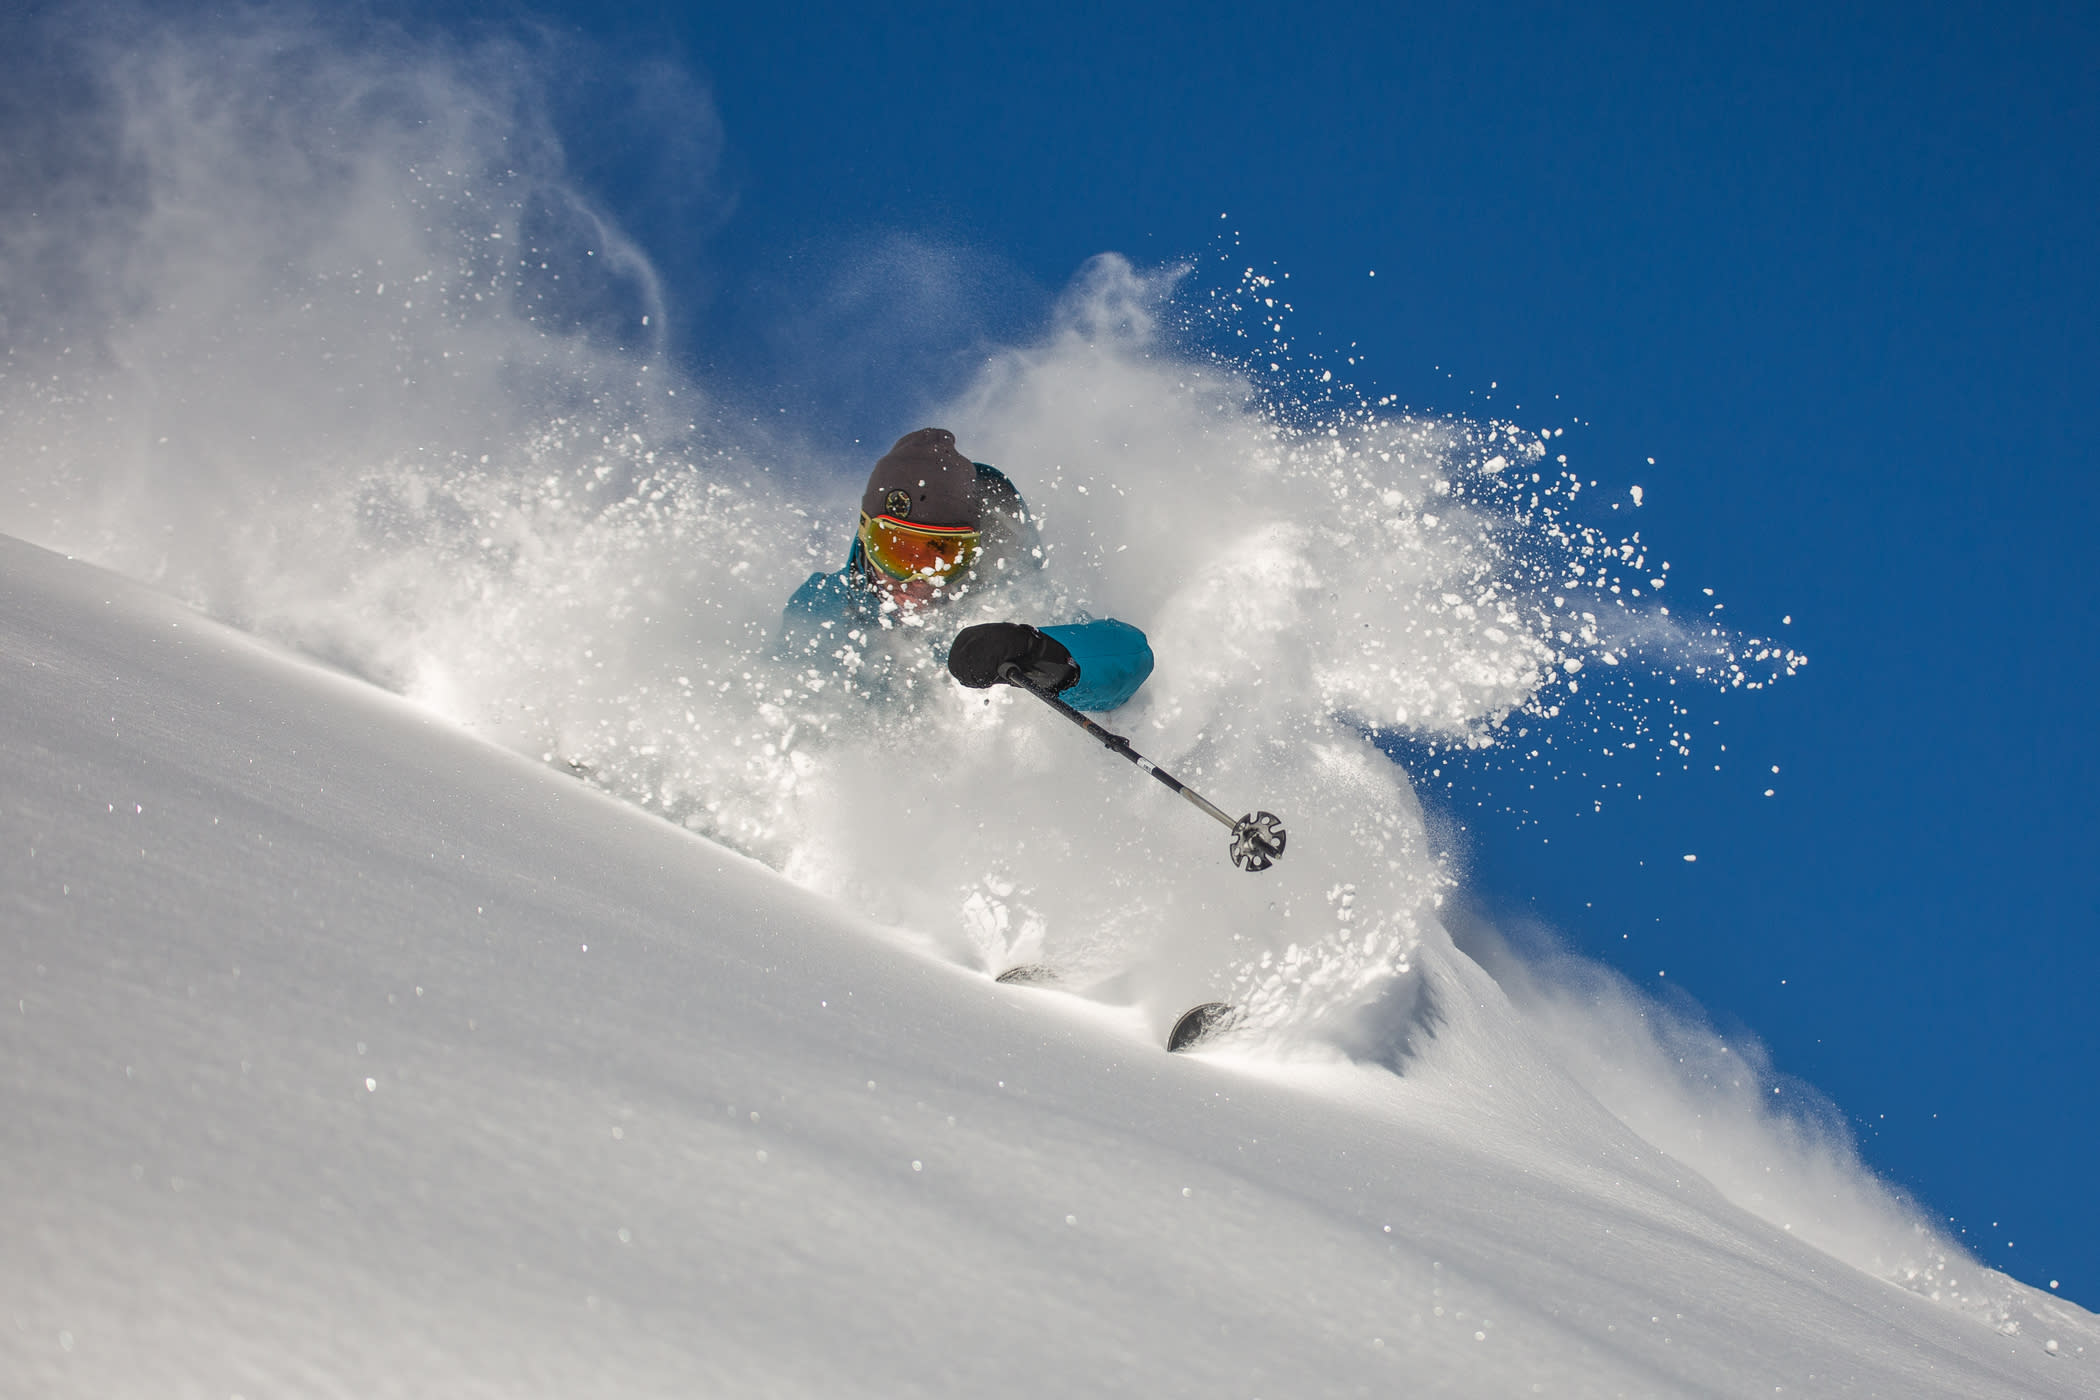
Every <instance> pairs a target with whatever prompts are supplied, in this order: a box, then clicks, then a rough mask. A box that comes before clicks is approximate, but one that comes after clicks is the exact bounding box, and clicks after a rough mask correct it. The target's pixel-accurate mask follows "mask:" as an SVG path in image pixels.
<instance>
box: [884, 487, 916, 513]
mask: <svg viewBox="0 0 2100 1400" xmlns="http://www.w3.org/2000/svg"><path fill="white" fill-rule="evenodd" d="M882 508H883V509H884V510H885V511H887V512H889V513H890V514H891V515H894V516H896V517H897V518H898V519H899V520H909V519H910V518H911V492H909V491H892V492H890V493H889V494H888V495H887V496H884V497H883V498H882Z"/></svg>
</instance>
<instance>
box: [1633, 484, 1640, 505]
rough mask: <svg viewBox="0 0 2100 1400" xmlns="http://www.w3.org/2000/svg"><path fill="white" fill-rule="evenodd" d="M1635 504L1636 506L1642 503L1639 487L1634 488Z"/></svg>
mask: <svg viewBox="0 0 2100 1400" xmlns="http://www.w3.org/2000/svg"><path fill="white" fill-rule="evenodd" d="M1633 503H1634V504H1635V505H1636V506H1638V505H1639V504H1640V503H1641V488H1640V487H1638V486H1636V487H1634V488H1633Z"/></svg>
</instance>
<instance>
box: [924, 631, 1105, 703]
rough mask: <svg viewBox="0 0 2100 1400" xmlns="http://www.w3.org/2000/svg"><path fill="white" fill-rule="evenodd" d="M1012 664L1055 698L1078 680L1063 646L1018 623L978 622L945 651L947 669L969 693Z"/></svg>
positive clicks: (994, 681) (997, 678) (1075, 667)
mask: <svg viewBox="0 0 2100 1400" xmlns="http://www.w3.org/2000/svg"><path fill="white" fill-rule="evenodd" d="M1008 664H1012V665H1014V666H1016V667H1018V668H1019V669H1020V673H1021V678H1022V679H1023V680H1024V681H1026V682H1027V683H1028V684H1029V685H1030V686H1032V687H1033V688H1035V689H1037V690H1041V691H1046V692H1048V693H1049V694H1052V695H1055V694H1056V693H1057V692H1058V691H1060V690H1063V689H1065V688H1066V687H1067V686H1069V685H1071V684H1072V683H1073V682H1074V681H1076V680H1078V679H1079V664H1078V663H1077V662H1075V661H1073V660H1072V653H1071V652H1069V651H1067V650H1065V644H1064V643H1063V642H1060V641H1059V640H1057V638H1055V637H1052V636H1050V635H1049V634H1047V633H1044V632H1038V631H1037V630H1036V629H1035V628H1033V627H1030V626H1028V625H1027V624H1026V623H1022V622H980V623H978V624H977V625H976V626H975V627H965V628H963V630H962V631H961V632H959V633H957V634H956V637H955V645H954V646H952V647H950V648H949V649H948V669H949V671H950V672H952V673H953V674H954V676H955V678H956V679H957V680H959V681H961V682H962V683H963V684H964V685H966V686H968V687H970V689H972V690H985V689H988V688H989V687H991V686H994V685H997V684H998V683H999V682H1001V681H1003V680H1005V679H1006V678H1005V677H1004V676H1002V675H1000V674H999V672H1000V670H1001V669H1002V668H1004V667H1005V666H1007V665H1008Z"/></svg>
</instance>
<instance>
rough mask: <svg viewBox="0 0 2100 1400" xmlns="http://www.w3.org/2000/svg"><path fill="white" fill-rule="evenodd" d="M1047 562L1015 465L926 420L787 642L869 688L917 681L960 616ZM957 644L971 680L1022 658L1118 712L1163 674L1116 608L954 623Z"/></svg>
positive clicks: (807, 586)
mask: <svg viewBox="0 0 2100 1400" xmlns="http://www.w3.org/2000/svg"><path fill="white" fill-rule="evenodd" d="M1042 567H1043V549H1042V545H1041V543H1040V541H1039V539H1038V536H1037V534H1036V527H1035V522H1034V520H1033V519H1032V518H1031V517H1030V515H1029V512H1028V506H1027V503H1026V502H1024V501H1023V500H1022V499H1021V493H1020V492H1019V491H1018V490H1016V489H1015V488H1014V484H1013V483H1012V482H1011V481H1009V480H1007V479H1006V475H1005V473H1003V472H1001V471H1000V470H999V469H998V468H996V467H992V466H987V465H986V464H984V463H982V462H972V461H971V460H970V459H969V458H967V457H965V456H963V454H962V453H961V452H959V451H957V450H956V446H955V435H954V434H953V433H951V432H949V431H948V430H947V429H946V428H921V429H919V430H918V431H917V432H913V433H906V434H905V435H904V436H903V437H901V438H899V439H897V444H896V446H894V447H892V448H891V449H890V450H889V451H888V452H887V453H885V454H884V455H883V456H882V458H881V459H880V460H878V461H877V462H876V463H875V469H874V470H873V471H872V472H870V473H869V474H868V485H867V489H866V490H865V491H863V492H862V493H861V500H860V529H859V531H858V533H857V534H856V535H855V537H854V541H853V547H852V549H851V550H850V551H849V552H848V553H847V555H846V564H845V567H844V568H841V569H839V570H838V571H837V572H836V573H829V574H811V575H810V576H809V579H808V581H807V582H805V583H804V584H803V585H802V586H801V587H800V588H798V589H796V590H795V596H794V597H792V598H790V599H789V600H788V605H787V611H786V614H785V615H784V616H783V618H782V619H781V649H782V651H783V653H784V654H785V655H786V656H788V657H789V658H790V659H792V660H796V661H803V660H807V661H809V662H812V663H815V664H816V665H818V666H823V665H824V664H825V663H827V662H828V663H832V665H833V666H834V667H835V668H836V669H838V670H840V671H842V672H843V673H844V674H845V675H847V676H848V677H849V678H850V679H851V680H853V681H854V682H855V683H856V684H859V685H862V686H864V687H866V688H868V689H870V690H873V689H877V688H882V689H889V688H892V687H895V686H898V685H900V684H901V685H902V686H904V687H907V688H908V687H910V686H912V685H914V684H916V678H915V673H917V672H920V671H923V670H925V669H928V668H929V666H930V664H932V663H934V662H937V661H939V660H940V659H941V653H942V651H943V650H944V648H943V647H942V646H941V645H940V643H941V640H942V638H943V636H944V634H945V633H946V631H947V628H948V627H949V626H952V625H953V623H954V622H956V621H960V620H962V616H966V615H969V614H975V613H981V612H983V611H985V610H986V605H987V604H996V603H1001V602H1007V601H1009V600H1008V597H1007V595H1010V594H1011V593H1012V592H1014V591H1015V590H1016V588H1017V586H1018V585H1019V584H1021V583H1022V582H1023V580H1025V579H1026V578H1028V577H1029V576H1030V575H1032V574H1034V573H1036V572H1037V571H1039V570H1040V569H1042ZM965 600H970V603H969V605H966V606H960V607H959V606H958V605H963V604H965ZM914 633H921V634H925V635H923V636H921V637H918V638H915V637H914V636H913V634H914ZM945 651H946V661H947V665H948V669H949V671H950V673H951V674H953V675H954V676H955V678H956V679H957V680H959V681H961V682H962V683H963V684H964V685H967V686H971V687H973V688H975V689H979V690H982V689H985V688H988V687H990V686H992V685H995V684H997V683H998V682H999V681H1000V679H1001V677H1000V670H1001V668H1003V667H1004V666H1006V665H1008V664H1009V663H1011V664H1012V665H1014V666H1016V667H1017V668H1018V669H1019V672H1020V674H1021V675H1022V676H1024V677H1025V678H1026V679H1027V681H1028V682H1029V684H1030V685H1032V686H1034V687H1036V688H1037V689H1040V690H1044V691H1048V692H1050V693H1053V694H1056V695H1058V696H1059V698H1061V699H1062V700H1064V701H1065V703H1066V704H1068V705H1071V706H1072V707H1073V708H1074V709H1079V710H1096V711H1099V710H1113V709H1115V708H1116V707H1117V706H1118V705H1121V704H1122V703H1123V702H1125V701H1126V700H1128V699H1130V697H1131V696H1133V695H1135V694H1136V693H1137V690H1138V687H1139V686H1141V685H1143V684H1144V682H1145V678H1146V677H1147V676H1149V675H1151V674H1152V648H1151V647H1150V646H1149V645H1147V644H1146V641H1145V634H1144V633H1143V632H1140V631H1139V630H1138V629H1137V628H1135V627H1132V626H1131V625H1130V624H1128V623H1126V622H1117V621H1115V620H1114V619H1112V618H1098V619H1093V620H1087V621H1079V622H1066V623H1060V624H1057V625H1054V626H1048V627H1034V626H1030V625H1029V624H1027V623H1022V622H982V623H978V624H975V625H973V626H968V627H964V628H962V629H961V630H960V631H958V632H956V633H955V634H954V636H953V639H952V641H950V642H949V643H948V645H947V646H946V648H945Z"/></svg>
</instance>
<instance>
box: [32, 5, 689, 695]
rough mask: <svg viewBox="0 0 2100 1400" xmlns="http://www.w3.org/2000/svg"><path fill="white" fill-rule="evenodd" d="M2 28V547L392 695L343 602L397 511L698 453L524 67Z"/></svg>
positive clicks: (507, 53)
mask: <svg viewBox="0 0 2100 1400" xmlns="http://www.w3.org/2000/svg"><path fill="white" fill-rule="evenodd" d="M10 28H11V30H13V31H14V32H13V33H11V34H10V35H9V37H10V38H11V39H13V40H15V41H16V42H14V43H12V44H11V45H10V46H9V47H10V49H11V51H12V52H11V57H10V60H9V61H8V69H9V72H8V73H7V79H8V81H7V83H6V84H5V85H4V86H6V87H7V88H8V89H9V91H10V99H8V108H7V111H6V120H7V124H8V128H9V130H8V141H7V143H6V150H7V151H8V153H9V154H8V156H7V160H8V168H7V170H6V172H5V178H4V179H0V325H4V326H5V328H6V333H7V336H6V355H5V359H4V360H0V411H4V413H5V417H4V419H0V441H4V443H5V450H6V452H7V454H8V456H9V458H10V459H11V462H12V463H13V469H12V470H10V471H9V473H8V474H7V486H6V488H5V489H4V490H0V520H4V522H5V524H6V527H7V528H9V529H11V530H13V531H15V532H17V533H21V534H26V535H30V536H32V537H35V538H41V539H45V540H49V541H51V542H53V543H56V544H60V545H62V546H64V547H66V548H69V549H73V550H76V551H78V552H82V553H86V554H90V555H93V556H94V557H96V558H98V559H102V560H105V561H108V562H111V563H114V564H117V565H119V566H120V567H123V568H125V569H126V570H128V571H130V572H133V573H135V574H138V575H141V576H143V577H146V578H149V579H153V580H155V581H157V582H160V583H162V584H164V585H165V586H168V587H170V588H173V589H175V590H176V591H178V592H181V593H183V594H185V595H187V596H189V597H191V598H192V599H194V600H197V601H200V602H202V603H204V604H205V605H206V606H208V607H210V608H211V609H212V610H214V611H217V612H219V613H221V614H224V615H228V616H232V617H235V618H240V619H244V620H248V621H251V622H254V623H256V624H258V625H265V626H268V627H269V628H271V629H272V630H275V631H277V632H279V633H280V634H288V635H293V636H295V637H300V638H302V639H307V640H310V641H312V642H313V643H314V644H315V645H317V646H323V647H328V648H333V649H335V650H336V651H338V652H339V653H340V654H342V656H343V658H344V659H348V660H351V661H352V662H354V663H356V664H359V665H362V666H365V667H366V668H367V669H371V670H375V671H378V672H380V673H387V668H388V665H389V663H390V661H391V660H392V658H390V657H387V656H385V655H383V654H382V649H381V643H382V642H383V638H382V637H380V636H377V635H369V636H368V635H360V629H358V628H355V627H352V628H350V629H348V631H347V632H344V631H343V630H342V628H341V624H342V623H343V622H344V621H345V619H346V617H347V615H348V614H347V613H346V610H345V609H344V608H343V607H342V606H341V602H342V599H343V597H344V595H345V594H346V593H352V592H355V591H357V590H358V589H359V588H360V587H364V586H369V585H370V584H371V583H372V582H373V578H374V575H375V573H385V572H387V561H385V560H383V559H381V558H379V557H378V556H377V555H375V554H374V552H373V550H372V549H371V548H370V546H371V545H372V544H373V534H374V531H375V529H378V530H381V531H382V532H383V525H384V521H385V519H386V518H387V517H388V515H389V505H388V502H387V500H386V496H387V494H388V489H387V487H386V486H385V485H384V483H385V482H386V481H387V480H388V479H390V478H391V479H394V480H420V481H428V480H440V479H447V478H449V477H452V476H455V475H460V474H464V473H465V472H466V471H467V469H468V468H470V467H471V466H474V465H479V464H484V463H494V464H497V465H498V468H499V470H504V471H508V472H510V473H511V474H513V475H518V474H520V473H521V472H522V470H523V464H524V463H526V462H529V461H534V460H536V459H535V458H534V454H535V453H538V452H540V451H542V450H543V449H545V448H547V447H548V446H549V445H550V444H552V443H556V442H561V443H568V442H572V441H574V440H576V439H579V438H583V437H590V438H591V439H592V440H594V441H595V440H597V439H598V438H601V437H604V436H606V433H607V430H608V429H609V428H610V427H611V426H612V425H614V424H617V425H618V428H619V429H620V431H621V435H622V437H623V438H624V437H625V436H627V435H628V434H632V433H653V434H661V433H664V432H667V431H669V430H670V428H671V426H672V425H674V424H675V425H681V426H682V425H683V424H685V423H687V422H690V421H693V417H694V413H695V411H697V410H698V409H699V408H700V405H699V404H697V403H695V402H693V401H691V400H690V399H688V400H687V401H685V402H679V401H677V400H676V399H675V398H674V397H673V396H671V394H670V392H669V391H670V389H671V388H672V387H673V386H670V385H663V386H662V387H659V382H660V381H661V380H662V379H663V375H662V373H661V368H660V366H659V365H658V363H657V354H656V351H657V348H658V346H659V344H660V340H661V337H662V335H663V333H664V317H663V308H662V305H661V297H660V295H659V290H658V287H657V285H656V276H655V273H654V272H653V270H652V269H651V266H650V263H649V261H648V260H647V259H646V258H644V257H643V256H641V255H640V253H639V252H638V251H637V250H636V249H635V248H634V247H632V246H631V245H630V244H629V243H628V242H627V241H626V240H625V239H624V238H623V237H622V236H621V235H620V233H619V231H618V230H617V229H616V228H614V227H612V226H611V225H610V224H609V223H608V222H607V221H606V220H604V219H603V218H602V217H600V216H599V215H598V214H597V213H596V212H595V211H594V210H593V209H592V208H591V207H590V206H589V204H588V203H587V202H586V201H584V200H582V199H581V198H580V197H579V196H578V195H577V193H576V192H575V190H574V188H573V187H572V186H571V185H570V183H569V182H568V181H567V179H566V178H565V175H564V166H563V158H562V152H561V149H560V145H559V142H558V141H557V139H556V138H555V136H554V134H553V132H552V130H551V129H550V128H549V126H548V125H547V123H546V122H545V120H544V119H543V118H542V116H541V113H542V112H543V110H544V102H543V98H542V92H541V86H542V85H541V83H540V81H539V79H540V77H541V76H542V75H543V74H544V73H545V71H546V69H547V65H546V63H545V62H544V61H543V56H542V55H541V54H539V53H538V52H537V51H536V50H535V49H534V48H533V47H532V46H531V45H530V44H529V43H528V42H524V41H499V40H490V41H488V42H485V43H481V44H478V45H464V46H463V45H455V44H446V43H443V42H437V41H432V40H428V39H422V40H413V41H412V40H411V39H410V38H409V37H408V36H407V35H405V34H402V33H400V32H397V31H393V30H388V29H384V28H380V27H376V26H360V25H357V24H356V23H355V22H353V21H348V20H340V21H339V20H332V19H331V20H324V19H322V18H321V17H320V16H319V14H318V13H311V14H306V15H303V16H302V15H301V14H300V12H299V11H298V9H297V7H285V6H273V7H270V8H268V9H262V8H248V9H242V8H236V9H235V10H234V11H233V12H232V17H231V18H227V19H222V20H217V21H213V22H210V23H205V22H202V21H195V20H189V21H185V20H177V19H169V18H166V17H164V16H161V15H159V14H156V13H153V12H149V11H147V10H145V9H144V8H140V9H130V8H127V7H122V6H114V7H112V6H101V7H79V8H74V9H70V10H61V11H59V12H57V13H56V17H55V18H51V17H47V18H43V19H38V18H34V17H22V18H17V19H16V20H14V21H13V22H12V23H11V25H10ZM116 36H121V38H120V37H116ZM695 121H696V122H698V123H700V124H702V125H705V124H708V123H711V122H712V121H713V117H712V114H711V112H707V111H702V112H700V113H697V114H696V115H695ZM572 455H573V454H570V453H566V452H564V453H563V456H564V459H565V460H566V459H567V458H568V457H569V456H572ZM358 515H361V516H362V517H363V528H361V529H360V530H358V531H356V532H351V533H346V527H347V526H348V525H349V523H350V520H351V519H352V518H353V517H354V516H358ZM359 546H362V547H359ZM381 552H382V553H383V552H384V550H383V548H382V550H381ZM394 581H395V582H399V580H398V577H396V578H395V579H394ZM308 612H317V613H325V614H327V618H326V619H323V618H320V617H316V618H314V619H313V621H314V628H313V630H312V631H310V632H309V630H308V629H307V628H306V627H305V625H304V618H305V614H307V613H308ZM331 629H333V635H330V633H331ZM346 649H347V650H346Z"/></svg>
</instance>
